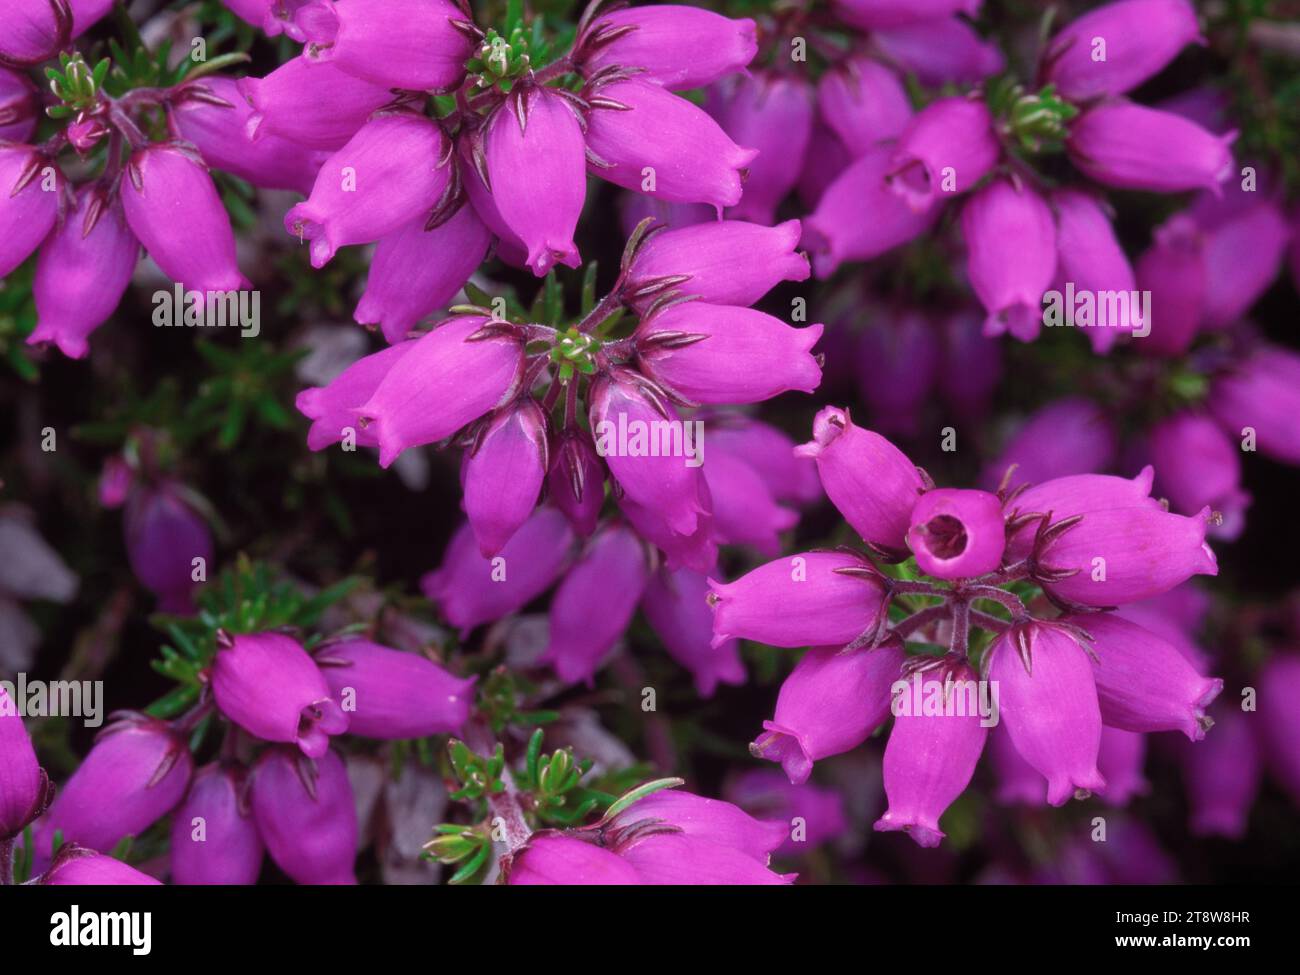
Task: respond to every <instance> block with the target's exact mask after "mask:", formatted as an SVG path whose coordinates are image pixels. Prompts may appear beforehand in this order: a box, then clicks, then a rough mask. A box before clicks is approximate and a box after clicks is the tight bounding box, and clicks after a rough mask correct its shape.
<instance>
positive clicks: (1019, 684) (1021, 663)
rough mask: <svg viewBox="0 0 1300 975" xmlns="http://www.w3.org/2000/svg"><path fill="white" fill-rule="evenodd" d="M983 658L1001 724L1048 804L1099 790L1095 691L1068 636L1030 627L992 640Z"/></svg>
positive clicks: (1089, 672)
mask: <svg viewBox="0 0 1300 975" xmlns="http://www.w3.org/2000/svg"><path fill="white" fill-rule="evenodd" d="M988 652H989V653H990V654H991V655H992V657H991V661H990V664H989V668H988V679H989V680H990V681H992V682H995V683H996V685H997V687H998V705H999V713H1000V715H1001V719H1002V721H1003V723H1004V724H1005V725H1006V729H1007V732H1008V733H1009V734H1010V736H1011V742H1012V744H1014V745H1015V746H1016V751H1018V752H1019V753H1020V755H1021V757H1022V758H1024V760H1025V761H1027V762H1028V763H1029V764H1030V765H1032V766H1033V767H1034V768H1036V769H1038V771H1039V772H1041V773H1042V774H1043V775H1044V776H1046V778H1047V801H1048V802H1049V803H1051V804H1052V805H1053V806H1060V805H1063V804H1064V803H1065V802H1067V801H1068V800H1069V799H1070V797H1071V796H1073V795H1075V794H1076V792H1077V791H1078V790H1085V791H1094V790H1097V789H1100V788H1102V787H1104V786H1105V784H1106V781H1105V779H1103V778H1102V775H1101V773H1100V772H1099V771H1098V770H1097V753H1098V750H1099V749H1100V747H1101V710H1100V708H1099V706H1098V704H1097V686H1096V684H1095V682H1094V681H1093V670H1092V666H1091V664H1090V663H1089V660H1088V654H1087V652H1086V651H1085V650H1084V649H1083V648H1082V647H1081V646H1080V645H1079V644H1078V642H1076V640H1075V638H1074V636H1073V635H1071V634H1070V633H1067V632H1066V631H1064V630H1062V629H1060V628H1059V627H1055V626H1048V625H1040V624H1037V623H1031V624H1028V625H1026V626H1023V627H1018V628H1016V629H1014V630H1012V631H1011V632H1009V633H1007V634H1006V635H1004V636H1001V637H999V638H998V640H997V642H996V643H995V644H994V645H993V646H992V647H991V648H989V651H988Z"/></svg>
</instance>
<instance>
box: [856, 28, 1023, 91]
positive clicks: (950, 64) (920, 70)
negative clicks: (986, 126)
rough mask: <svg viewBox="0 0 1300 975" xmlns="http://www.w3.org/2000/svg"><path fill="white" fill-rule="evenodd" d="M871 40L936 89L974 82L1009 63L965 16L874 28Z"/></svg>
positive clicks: (889, 56) (894, 59) (891, 57)
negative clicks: (948, 85)
mask: <svg viewBox="0 0 1300 975" xmlns="http://www.w3.org/2000/svg"><path fill="white" fill-rule="evenodd" d="M871 42H872V44H874V45H875V46H876V47H877V48H879V49H880V52H881V53H882V54H884V55H885V56H886V57H887V58H889V60H890V61H891V62H892V63H894V64H896V65H898V67H899V68H900V69H901V70H903V71H907V72H911V73H912V74H914V75H916V78H917V80H918V81H919V82H921V84H923V85H929V86H931V87H935V88H938V87H941V86H943V85H945V84H950V83H951V84H957V85H973V84H975V83H977V82H980V81H983V80H984V79H985V78H988V77H991V76H993V75H995V74H997V73H998V72H1000V71H1001V70H1002V69H1003V68H1004V67H1005V66H1006V62H1005V59H1004V58H1003V57H1002V51H1001V50H1000V49H999V48H998V46H997V44H995V43H994V42H992V41H986V40H984V38H982V37H980V35H979V34H977V33H976V32H975V30H974V28H972V27H971V26H970V24H968V23H967V22H966V21H965V20H963V19H962V18H961V17H944V18H941V19H937V20H925V21H922V22H920V23H916V24H902V25H900V26H898V27H887V28H884V29H882V30H874V31H872V32H871Z"/></svg>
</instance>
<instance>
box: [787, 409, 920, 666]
mask: <svg viewBox="0 0 1300 975" xmlns="http://www.w3.org/2000/svg"><path fill="white" fill-rule="evenodd" d="M796 453H797V454H798V455H799V456H802V457H812V458H814V459H815V460H816V461H817V472H818V474H819V475H820V476H821V481H822V487H824V488H825V489H826V494H827V496H828V497H829V498H830V499H831V503H832V504H834V505H835V507H836V508H838V509H839V511H840V514H842V515H843V516H844V520H845V521H847V522H848V523H849V524H850V525H851V526H853V529H854V531H856V532H857V533H858V534H859V535H861V536H862V538H863V539H864V540H865V541H867V542H868V543H870V544H873V545H878V546H881V547H884V548H888V549H894V550H898V551H902V550H903V549H904V547H905V544H906V540H905V537H906V535H907V530H908V528H909V527H910V524H909V522H910V517H911V514H912V508H913V507H914V506H915V504H916V501H917V497H918V496H919V495H920V494H921V491H922V490H923V489H924V487H925V484H924V482H923V481H922V479H921V475H920V473H919V472H918V471H917V469H916V465H915V464H913V463H912V462H911V461H910V460H909V459H908V458H907V456H906V455H905V454H904V453H903V452H902V451H901V450H899V449H898V448H897V447H895V446H894V445H893V444H892V443H890V442H889V441H888V440H886V439H885V438H884V437H882V436H880V434H878V433H875V432H873V431H871V430H865V429H863V428H862V427H858V426H855V425H854V424H853V421H852V419H851V418H850V417H849V413H848V410H842V409H839V408H838V407H834V406H828V407H826V408H824V409H823V410H822V411H821V412H820V413H818V414H817V419H816V420H815V421H814V422H813V439H812V440H811V441H809V442H808V443H806V444H803V445H802V446H800V447H799V448H797V450H796ZM816 642H833V641H816Z"/></svg>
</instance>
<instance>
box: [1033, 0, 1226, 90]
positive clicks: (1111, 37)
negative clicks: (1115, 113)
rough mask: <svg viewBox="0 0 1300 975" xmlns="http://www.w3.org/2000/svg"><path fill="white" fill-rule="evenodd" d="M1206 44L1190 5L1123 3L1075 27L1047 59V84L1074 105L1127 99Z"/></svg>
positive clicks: (1160, 0)
mask: <svg viewBox="0 0 1300 975" xmlns="http://www.w3.org/2000/svg"><path fill="white" fill-rule="evenodd" d="M1191 43H1201V44H1204V43H1205V39H1204V38H1203V37H1202V36H1201V30H1200V27H1199V26H1198V25H1197V23H1196V11H1195V10H1194V9H1193V8H1192V5H1191V4H1190V3H1188V2H1187V0H1120V2H1118V3H1108V4H1105V5H1103V6H1101V7H1097V8H1095V9H1093V10H1090V11H1088V12H1087V13H1086V14H1084V15H1083V16H1081V17H1077V18H1075V19H1074V20H1072V21H1070V22H1069V23H1068V24H1067V25H1066V26H1065V27H1064V28H1062V30H1061V31H1060V32H1059V33H1057V34H1056V36H1055V37H1053V38H1052V42H1051V43H1050V44H1049V45H1048V47H1047V50H1046V51H1045V52H1044V53H1043V64H1042V69H1041V73H1042V75H1043V78H1044V80H1046V81H1049V82H1051V83H1052V84H1054V85H1056V89H1057V91H1059V92H1060V93H1061V95H1062V96H1063V97H1065V98H1068V99H1070V100H1076V101H1087V100H1089V99H1092V98H1098V97H1101V96H1104V95H1122V94H1124V93H1125V92H1127V91H1130V90H1132V89H1134V88H1136V87H1137V86H1138V85H1140V84H1142V82H1144V81H1146V80H1147V79H1148V78H1151V77H1154V76H1155V75H1157V74H1159V73H1160V71H1161V70H1163V68H1164V67H1165V65H1167V64H1168V63H1169V62H1170V61H1172V60H1173V59H1174V57H1175V56H1176V55H1177V54H1178V52H1179V51H1181V50H1182V49H1183V48H1184V47H1186V46H1187V45H1188V44H1191Z"/></svg>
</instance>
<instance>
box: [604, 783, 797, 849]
mask: <svg viewBox="0 0 1300 975" xmlns="http://www.w3.org/2000/svg"><path fill="white" fill-rule="evenodd" d="M656 819H657V820H662V821H663V822H665V823H671V824H672V825H673V826H674V827H676V828H677V830H678V833H677V834H676V835H680V836H689V837H692V838H693V839H696V840H700V841H702V842H707V843H710V844H716V845H718V846H724V847H728V848H730V849H733V850H738V851H739V852H741V853H744V854H745V855H746V856H749V857H751V858H753V859H754V860H757V861H759V862H761V863H764V864H766V863H767V859H768V857H770V856H771V855H772V852H773V851H774V850H775V849H776V848H777V847H778V846H780V845H781V844H782V843H783V842H784V841H785V836H786V828H785V824H783V823H774V822H765V821H762V820H758V819H755V818H754V817H753V816H751V815H749V814H748V813H747V812H745V811H744V810H743V809H741V808H740V807H738V806H735V805H732V804H731V803H730V802H725V801H723V800H721V799H706V798H704V797H703V796H697V795H694V794H693V793H690V792H683V791H682V790H680V789H660V790H659V791H658V792H653V793H651V794H650V795H648V796H646V797H645V798H644V799H638V800H637V801H636V802H634V803H632V805H630V806H628V807H627V808H626V809H624V810H623V811H622V812H620V813H619V814H618V815H616V816H614V817H613V818H612V819H610V820H609V821H608V822H607V824H605V826H604V828H605V829H608V830H612V831H614V832H616V833H617V832H622V831H625V830H633V829H635V828H636V827H638V825H639V824H642V823H644V822H645V821H646V820H656ZM619 852H620V853H622V852H623V850H621V849H620V851H619Z"/></svg>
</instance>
